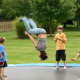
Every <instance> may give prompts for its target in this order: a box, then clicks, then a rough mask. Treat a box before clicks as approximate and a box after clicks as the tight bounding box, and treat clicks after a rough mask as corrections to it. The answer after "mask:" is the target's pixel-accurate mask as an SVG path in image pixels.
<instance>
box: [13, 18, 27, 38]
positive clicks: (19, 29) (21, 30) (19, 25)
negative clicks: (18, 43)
mask: <svg viewBox="0 0 80 80" xmlns="http://www.w3.org/2000/svg"><path fill="white" fill-rule="evenodd" d="M14 25H15V28H16V33H17V36H18V38H20V39H25V38H28V36H25V33H24V32H25V31H26V28H25V26H24V23H23V22H21V23H20V22H19V17H16V19H15V20H14Z"/></svg>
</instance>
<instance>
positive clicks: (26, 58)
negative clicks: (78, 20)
mask: <svg viewBox="0 0 80 80" xmlns="http://www.w3.org/2000/svg"><path fill="white" fill-rule="evenodd" d="M56 33H57V31H56V32H55V34H56ZM63 33H65V34H66V37H67V42H66V57H67V63H80V58H78V60H77V61H71V58H74V57H75V56H76V55H77V54H78V52H79V50H80V31H79V30H78V31H77V30H76V28H72V29H71V28H70V29H69V28H66V29H64V31H63ZM55 34H53V35H55ZM48 35H49V34H48ZM0 36H3V37H6V43H5V45H4V46H5V51H6V54H7V62H8V64H21V63H56V60H55V53H56V43H55V42H54V37H48V38H47V49H46V52H47V54H48V59H47V60H45V61H40V58H39V57H38V55H39V52H38V51H37V50H36V49H35V48H34V45H33V43H32V42H31V40H30V39H18V38H17V35H16V33H15V31H9V32H1V33H0ZM33 37H34V39H35V40H36V42H37V37H36V36H34V35H33ZM60 63H63V61H62V60H61V61H60Z"/></svg>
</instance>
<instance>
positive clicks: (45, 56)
mask: <svg viewBox="0 0 80 80" xmlns="http://www.w3.org/2000/svg"><path fill="white" fill-rule="evenodd" d="M40 52H41V59H42V60H45V59H47V58H48V56H47V53H46V52H45V51H40Z"/></svg>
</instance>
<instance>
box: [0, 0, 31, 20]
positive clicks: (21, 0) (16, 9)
mask: <svg viewBox="0 0 80 80" xmlns="http://www.w3.org/2000/svg"><path fill="white" fill-rule="evenodd" d="M29 13H30V4H29V0H3V1H2V14H1V15H2V16H3V17H4V18H6V19H14V18H15V17H16V16H21V15H26V16H29Z"/></svg>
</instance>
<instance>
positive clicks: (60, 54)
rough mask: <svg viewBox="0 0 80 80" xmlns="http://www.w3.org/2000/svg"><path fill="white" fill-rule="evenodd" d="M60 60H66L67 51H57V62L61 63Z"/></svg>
mask: <svg viewBox="0 0 80 80" xmlns="http://www.w3.org/2000/svg"><path fill="white" fill-rule="evenodd" d="M60 59H62V60H63V61H64V60H66V54H65V50H57V51H56V61H60Z"/></svg>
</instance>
